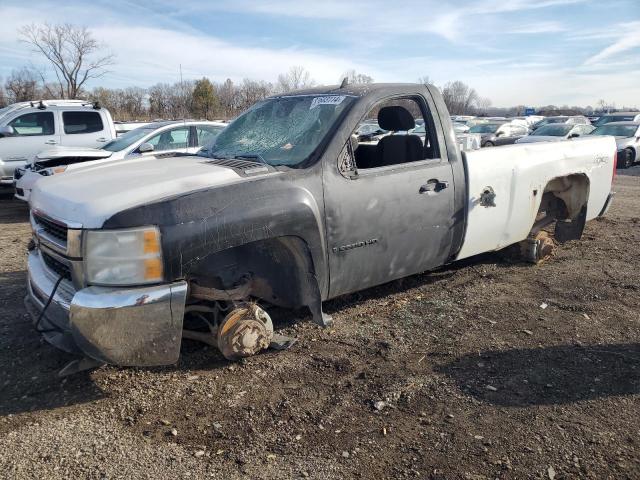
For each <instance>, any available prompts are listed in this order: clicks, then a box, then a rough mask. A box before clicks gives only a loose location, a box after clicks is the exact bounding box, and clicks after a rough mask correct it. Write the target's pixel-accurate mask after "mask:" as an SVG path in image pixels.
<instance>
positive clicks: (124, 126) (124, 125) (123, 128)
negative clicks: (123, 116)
mask: <svg viewBox="0 0 640 480" xmlns="http://www.w3.org/2000/svg"><path fill="white" fill-rule="evenodd" d="M150 123H151V122H140V121H133V122H113V125H114V127H115V129H116V136H118V137H120V136H122V135H124V134H125V133H127V132H130V131H131V130H135V129H136V128H140V127H144V126H146V125H149V124H150Z"/></svg>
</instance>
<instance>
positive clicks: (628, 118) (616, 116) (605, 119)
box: [594, 112, 640, 127]
mask: <svg viewBox="0 0 640 480" xmlns="http://www.w3.org/2000/svg"><path fill="white" fill-rule="evenodd" d="M613 122H640V112H615V113H607V114H606V115H602V116H601V117H600V118H598V120H596V122H595V123H594V125H595V126H596V127H601V126H602V125H605V124H607V123H613Z"/></svg>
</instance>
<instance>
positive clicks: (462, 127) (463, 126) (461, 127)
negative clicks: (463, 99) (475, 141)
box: [453, 122, 470, 133]
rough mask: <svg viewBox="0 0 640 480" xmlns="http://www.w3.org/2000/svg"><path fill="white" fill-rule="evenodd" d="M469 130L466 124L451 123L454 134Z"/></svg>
mask: <svg viewBox="0 0 640 480" xmlns="http://www.w3.org/2000/svg"><path fill="white" fill-rule="evenodd" d="M469 129H470V127H469V125H467V124H466V123H462V122H453V130H454V131H455V132H456V133H467V132H469Z"/></svg>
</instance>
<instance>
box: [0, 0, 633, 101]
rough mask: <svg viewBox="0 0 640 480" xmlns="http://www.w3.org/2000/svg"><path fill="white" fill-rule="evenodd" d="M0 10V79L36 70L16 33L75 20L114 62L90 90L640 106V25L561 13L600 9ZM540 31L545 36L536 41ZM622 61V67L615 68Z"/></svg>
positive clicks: (491, 4)
mask: <svg viewBox="0 0 640 480" xmlns="http://www.w3.org/2000/svg"><path fill="white" fill-rule="evenodd" d="M0 1H1V2H3V3H2V6H0V17H1V18H2V20H3V28H2V29H0V76H3V77H4V78H6V76H7V75H8V74H9V73H10V71H11V70H12V69H13V68H18V67H20V66H22V65H26V64H28V63H30V62H34V63H38V62H41V60H40V58H39V57H38V56H37V55H35V54H32V53H31V52H30V50H29V48H28V47H27V46H26V45H24V44H21V43H18V42H17V40H16V29H17V28H18V27H20V26H21V25H23V24H24V23H28V22H36V23H41V22H44V21H49V22H52V23H59V22H64V21H70V20H71V21H72V22H73V23H75V24H80V25H87V26H88V27H89V28H90V29H91V30H92V31H93V32H94V34H95V36H96V37H97V38H98V39H100V40H101V41H103V42H104V43H105V44H107V46H108V48H109V49H110V50H111V51H113V52H114V53H116V55H117V58H116V61H117V64H116V65H114V66H113V67H112V69H111V70H112V72H111V73H109V74H108V75H107V76H105V77H103V78H102V79H100V80H98V81H93V83H91V84H90V85H89V87H90V88H91V87H93V86H97V85H104V86H108V87H126V86H132V85H138V86H142V87H147V86H150V85H152V84H155V83H158V82H174V81H177V80H179V70H180V66H181V67H182V72H183V75H184V78H185V79H195V78H200V77H202V76H207V77H209V78H211V79H212V80H217V81H223V80H225V79H226V78H231V79H232V80H234V81H237V80H241V79H242V78H252V79H256V80H267V81H275V80H276V78H277V76H278V74H279V73H282V72H285V71H287V70H288V69H289V67H290V66H292V65H301V66H303V67H305V68H306V69H307V70H309V71H310V72H311V75H312V76H313V77H314V78H315V80H316V81H318V82H319V83H336V82H337V81H338V79H339V78H340V76H341V74H342V73H343V72H345V71H346V70H349V69H352V68H353V69H356V70H357V71H359V72H362V73H365V74H368V75H370V76H372V77H373V78H375V80H376V81H401V82H412V81H416V80H417V79H418V78H419V77H422V76H425V75H428V76H429V77H431V78H432V79H433V80H434V81H435V82H436V84H438V85H442V84H444V83H446V82H447V81H451V80H458V79H459V80H462V81H464V82H466V83H468V84H470V85H471V86H473V87H474V88H476V90H477V91H478V92H479V93H480V94H481V95H482V96H485V97H490V98H491V99H492V101H493V103H494V104H495V105H510V104H525V103H526V104H531V105H540V104H550V103H556V104H565V103H570V104H579V103H583V104H588V103H591V104H593V103H595V102H596V101H597V100H598V99H599V98H607V99H608V100H610V101H615V102H616V103H618V104H624V103H627V104H629V103H637V102H638V100H637V99H638V98H640V85H638V82H637V81H635V82H634V81H633V75H636V77H635V78H636V79H637V78H638V70H639V69H640V64H639V63H640V62H637V61H635V62H634V61H633V60H632V57H633V55H631V53H632V49H633V48H635V47H634V44H635V42H636V41H637V37H634V35H635V31H640V25H639V24H640V22H639V21H632V22H628V23H626V24H617V25H613V26H608V25H606V24H605V23H604V22H600V20H599V19H598V18H595V19H594V21H593V22H592V23H588V22H585V21H584V19H580V20H579V21H574V19H573V18H572V17H569V16H567V15H566V12H564V11H563V9H562V7H563V6H567V5H572V4H577V3H580V4H584V8H583V5H581V8H580V11H581V12H582V11H587V10H589V8H590V6H593V5H595V3H589V0H509V1H504V0H480V1H473V2H471V1H463V0H459V1H455V2H454V1H453V0H419V1H418V0H405V2H400V3H389V2H388V1H383V0H369V1H366V2H365V1H364V0H354V1H352V2H340V1H339V0H327V1H325V2H305V1H298V0H295V1H294V0H272V1H270V2H262V1H258V0H235V1H234V2H231V1H225V2H223V1H217V2H203V1H201V0H181V2H179V4H176V3H175V2H174V1H172V0H157V1H156V2H154V3H153V4H146V3H144V2H139V3H134V1H133V0H94V2H93V3H92V4H91V6H90V7H89V6H88V5H87V4H85V3H84V2H81V1H80V0H59V3H58V4H57V5H56V9H51V8H50V7H49V5H48V3H47V2H44V1H43V0H31V2H30V3H29V4H24V3H19V0H0ZM619 1H627V5H631V3H633V2H636V1H637V0H619ZM553 9H555V10H553ZM560 15H562V16H560ZM584 16H585V17H586V14H585V15H584ZM636 18H638V17H637V16H636ZM220 22H227V24H220ZM576 24H579V28H578V27H576ZM596 27H597V28H596ZM293 32H295V33H293ZM300 32H303V34H300ZM307 33H308V34H307ZM541 33H550V34H551V35H547V36H545V35H539V36H536V35H537V34H541ZM569 40H572V41H571V43H569V44H568V43H567V42H568V41H569ZM636 46H637V45H636ZM625 53H626V54H627V55H626V56H625ZM588 57H590V58H589V60H587V61H586V63H585V61H584V60H583V59H584V58H588ZM636 57H637V55H636ZM622 59H624V60H627V62H626V64H625V66H624V67H620V68H608V67H609V66H611V65H614V64H620V61H621V60H622Z"/></svg>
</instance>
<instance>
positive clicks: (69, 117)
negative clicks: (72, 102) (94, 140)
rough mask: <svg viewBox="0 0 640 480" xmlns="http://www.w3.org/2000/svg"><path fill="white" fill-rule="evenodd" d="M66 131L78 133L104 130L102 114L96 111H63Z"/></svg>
mask: <svg viewBox="0 0 640 480" xmlns="http://www.w3.org/2000/svg"><path fill="white" fill-rule="evenodd" d="M62 123H63V125H64V133H65V134H67V135H76V134H81V133H96V132H100V131H102V130H104V124H103V123H102V116H101V115H100V113H99V112H95V111H87V112H84V111H67V112H62Z"/></svg>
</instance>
